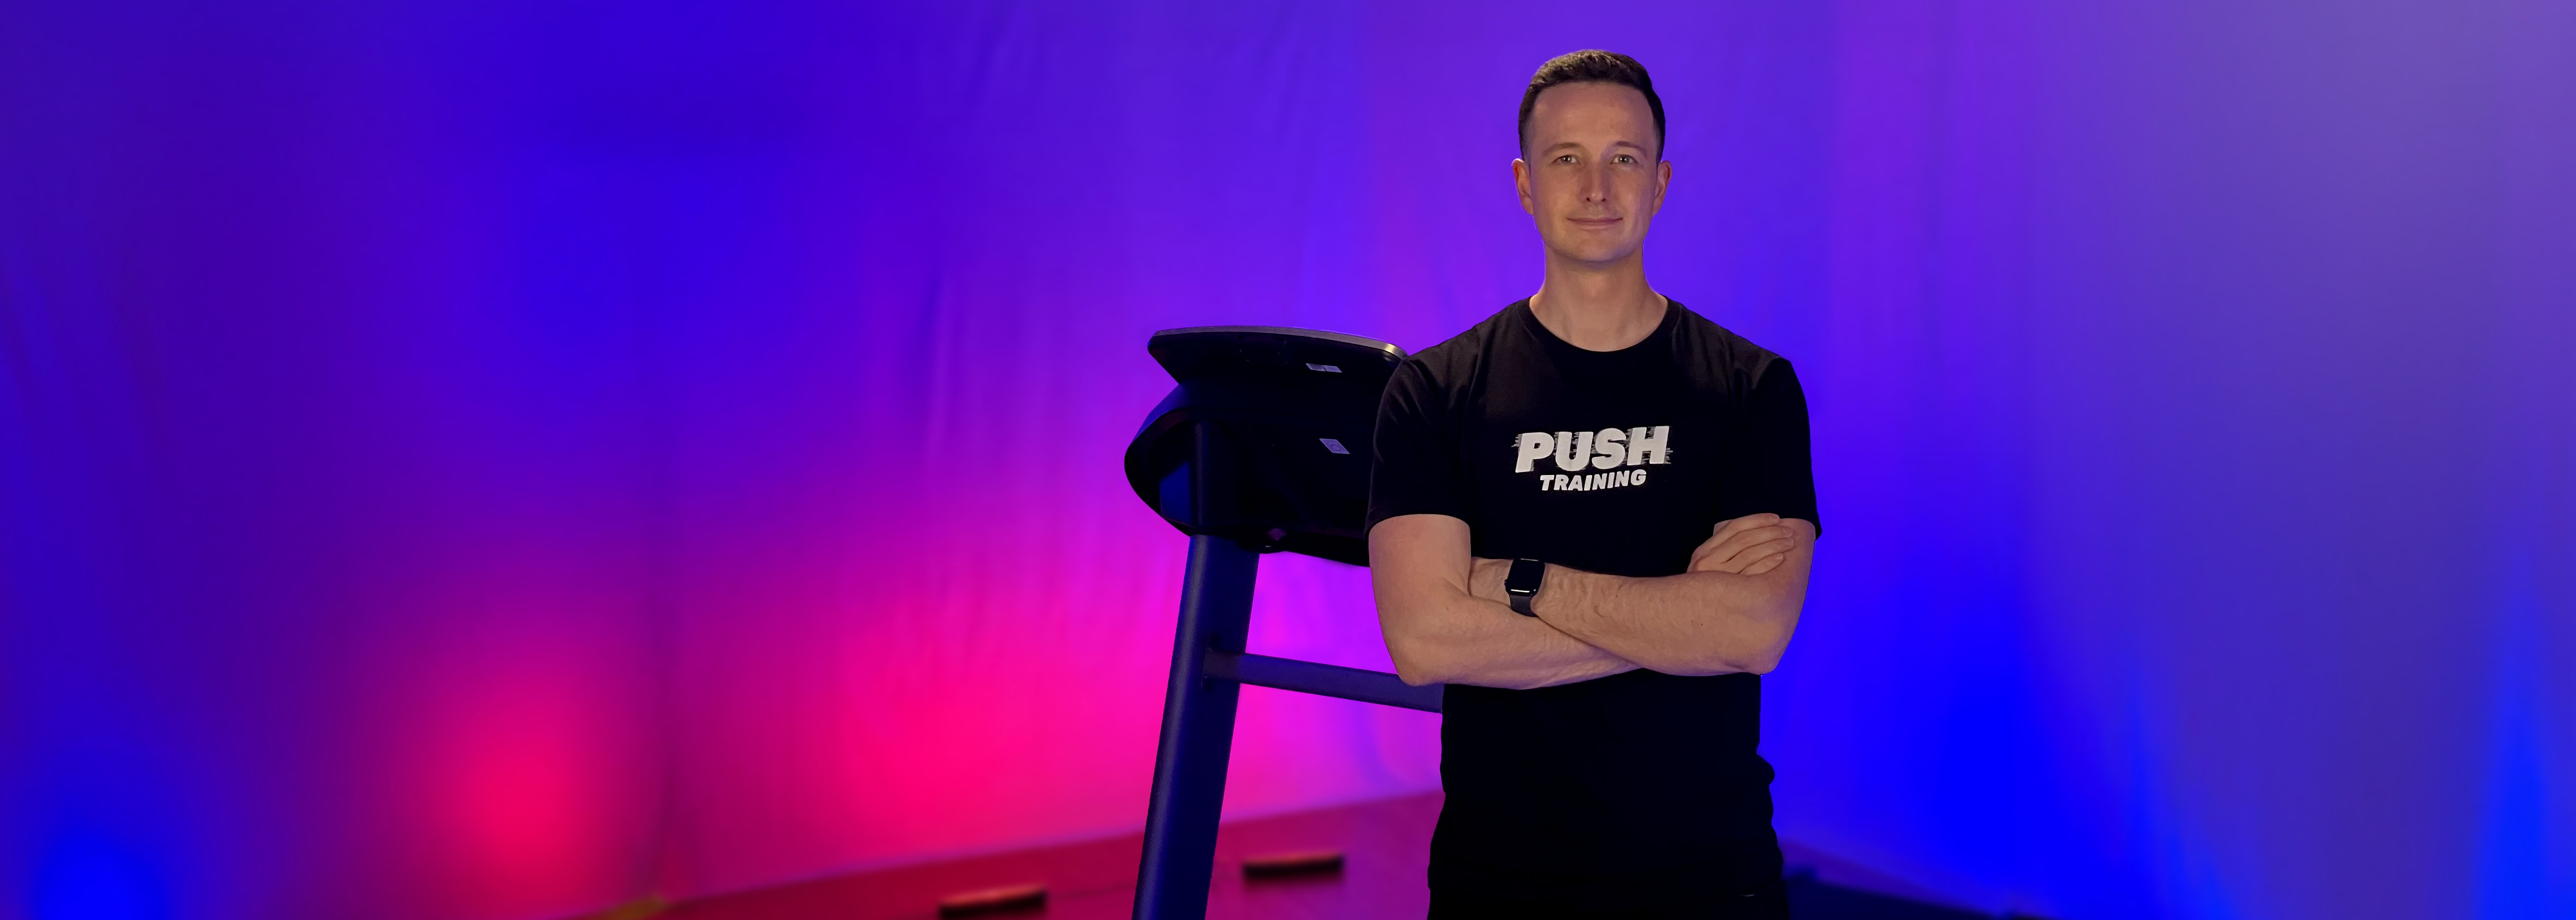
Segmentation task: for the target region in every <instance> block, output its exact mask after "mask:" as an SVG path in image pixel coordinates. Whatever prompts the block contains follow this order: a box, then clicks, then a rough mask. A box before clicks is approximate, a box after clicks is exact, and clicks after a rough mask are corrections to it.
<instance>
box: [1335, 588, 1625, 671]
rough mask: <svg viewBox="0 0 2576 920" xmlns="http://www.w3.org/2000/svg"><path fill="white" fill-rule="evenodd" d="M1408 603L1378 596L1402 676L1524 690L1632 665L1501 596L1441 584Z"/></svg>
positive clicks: (1388, 643) (1392, 652)
mask: <svg viewBox="0 0 2576 920" xmlns="http://www.w3.org/2000/svg"><path fill="white" fill-rule="evenodd" d="M1447 593H1448V594H1449V596H1448V597H1445V598H1441V599H1438V600H1436V601H1434V602H1432V603H1430V604H1420V603H1417V604H1414V605H1411V607H1410V609H1403V607H1402V606H1401V602H1399V606H1397V607H1390V606H1389V604H1388V600H1387V599H1385V598H1381V599H1380V600H1379V609H1380V610H1382V611H1392V612H1395V615H1391V616H1382V617H1381V619H1380V622H1381V624H1382V625H1383V627H1384V628H1385V630H1386V644H1387V650H1388V651H1389V652H1390V653H1391V654H1393V655H1394V657H1395V661H1396V673H1397V674H1398V675H1399V676H1401V677H1403V678H1404V681H1405V682H1406V683H1410V684H1415V685H1421V684H1431V683H1447V684H1473V685H1476V686H1480V687H1506V688H1511V689H1520V690H1526V689H1529V688H1533V687H1552V686H1556V685H1558V684H1570V683H1576V682H1580V681H1586V680H1591V679H1593V678H1596V677H1607V676H1609V675H1612V674H1618V673H1621V672H1625V671H1633V670H1636V669H1637V667H1638V666H1637V665H1636V664H1635V663H1633V662H1630V661H1628V660H1627V659H1624V658H1621V657H1619V656H1618V655H1615V654H1612V653H1611V652H1609V651H1607V650H1605V649H1602V648H1601V647H1599V646H1595V645H1592V644H1589V643H1586V642H1583V641H1581V640H1578V639H1576V638H1574V637H1572V636H1570V635H1567V634H1566V633H1565V632H1564V631H1562V630H1559V629H1557V628H1556V627H1554V626H1551V625H1549V624H1548V623H1546V622H1544V621H1542V620H1540V619H1537V618H1533V617H1525V616H1521V615H1520V614H1517V613H1513V612H1512V610H1511V608H1510V607H1508V606H1505V605H1503V604H1499V603H1495V602H1493V601H1489V600H1484V599H1481V598H1477V597H1473V596H1470V595H1468V594H1466V593H1464V592H1447Z"/></svg>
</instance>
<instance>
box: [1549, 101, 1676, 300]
mask: <svg viewBox="0 0 2576 920" xmlns="http://www.w3.org/2000/svg"><path fill="white" fill-rule="evenodd" d="M1660 153H1661V151H1660V150H1658V149H1657V145H1656V142H1655V115H1654V112H1653V110H1651V109H1648V108H1647V107H1646V96H1645V94H1644V93H1640V92H1638V91H1637V90H1636V89H1634V88H1632V87H1626V86H1621V85H1619V84H1616V83H1564V84H1559V85H1556V86H1551V87H1548V88H1547V89H1545V90H1542V91H1540V92H1539V94H1538V102H1537V103H1536V104H1535V105H1532V106H1531V107H1530V120H1529V151H1528V153H1527V156H1528V159H1526V160H1513V161H1512V178H1513V180H1514V181H1515V182H1516V183H1517V184H1518V185H1519V186H1520V193H1521V210H1524V211H1528V212H1529V214H1530V217H1532V218H1533V219H1535V221H1536V222H1537V224H1538V235H1539V238H1540V239H1541V240H1543V241H1545V242H1546V243H1547V248H1548V251H1549V252H1552V253H1555V254H1556V255H1557V256H1558V257H1560V258H1565V259H1570V260H1573V261H1577V262H1584V263H1589V264H1594V265H1607V264H1610V263H1615V262H1618V261H1620V260H1623V259H1626V258H1628V257H1630V256H1631V255H1634V254H1635V253H1636V251H1637V247H1638V246H1639V245H1640V244H1643V243H1644V242H1645V240H1646V225H1647V224H1649V223H1652V222H1653V221H1654V218H1655V211H1656V210H1658V209H1660V208H1662V207H1663V206H1664V186H1665V185H1666V184H1667V183H1669V182H1671V181H1672V176H1673V172H1672V165H1671V164H1669V163H1664V162H1662V161H1661V160H1662V158H1661V156H1660Z"/></svg>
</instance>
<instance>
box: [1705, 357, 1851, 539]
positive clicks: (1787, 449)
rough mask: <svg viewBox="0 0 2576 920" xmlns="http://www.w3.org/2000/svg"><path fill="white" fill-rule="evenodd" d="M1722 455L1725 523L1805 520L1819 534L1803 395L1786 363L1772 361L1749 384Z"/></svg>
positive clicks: (1722, 514) (1721, 514) (1821, 524)
mask: <svg viewBox="0 0 2576 920" xmlns="http://www.w3.org/2000/svg"><path fill="white" fill-rule="evenodd" d="M1737 422H1738V424H1737V425H1736V432H1735V439H1734V443H1733V444H1731V445H1729V447H1728V450H1727V482H1726V484H1725V486H1724V487H1723V491H1722V493H1721V494H1722V496H1723V497H1722V498H1720V499H1719V501H1718V504H1719V508H1718V518H1719V519H1720V520H1726V519H1731V518H1738V517H1743V516H1745V515H1748V514H1761V513H1763V512H1770V513H1772V514H1777V515H1779V516H1781V517H1784V518H1790V517H1793V518H1805V519H1806V520H1807V521H1808V522H1809V523H1812V524H1815V525H1816V533H1817V535H1819V536H1821V535H1823V534H1824V532H1825V522H1824V521H1823V519H1821V518H1819V517H1818V516H1817V514H1816V474H1815V465H1814V460H1813V456H1812V454H1811V453H1810V447H1809V445H1808V441H1807V394H1806V391H1805V390H1803V389H1801V388H1799V386H1798V373H1797V371H1795V370H1793V369H1791V368H1790V367H1789V361H1788V359H1786V358H1774V359H1772V360H1771V362H1770V363H1769V364H1768V365H1767V366H1765V367H1764V368H1763V370H1762V376H1761V379H1759V380H1756V381H1754V383H1753V392H1751V393H1750V394H1747V395H1746V397H1745V400H1744V406H1743V412H1742V414H1740V415H1739V416H1737Z"/></svg>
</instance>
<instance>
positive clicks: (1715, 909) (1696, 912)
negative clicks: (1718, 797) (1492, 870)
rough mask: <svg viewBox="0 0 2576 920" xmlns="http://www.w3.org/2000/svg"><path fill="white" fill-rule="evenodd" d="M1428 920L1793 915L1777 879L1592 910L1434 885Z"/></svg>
mask: <svg viewBox="0 0 2576 920" xmlns="http://www.w3.org/2000/svg"><path fill="white" fill-rule="evenodd" d="M1429 920H1789V886H1788V885H1787V884H1785V883H1783V882H1772V883H1771V884H1770V885H1769V886H1768V887H1765V888H1763V889H1762V890H1760V891H1757V892H1754V893H1752V894H1744V895H1719V896H1715V897H1711V898H1709V899H1708V900H1706V901H1694V902H1688V903H1682V904H1676V905H1673V906H1669V907H1654V908H1640V909H1629V910H1587V909H1584V908H1581V907H1576V906H1574V905H1571V904H1550V903H1548V902H1546V901H1544V900H1535V899H1526V898H1515V899H1510V900H1488V899H1484V898H1479V897H1476V896H1475V895H1474V894H1473V893H1470V892H1456V891H1441V890H1440V889H1437V888H1434V889H1432V890H1431V916H1430V918H1429Z"/></svg>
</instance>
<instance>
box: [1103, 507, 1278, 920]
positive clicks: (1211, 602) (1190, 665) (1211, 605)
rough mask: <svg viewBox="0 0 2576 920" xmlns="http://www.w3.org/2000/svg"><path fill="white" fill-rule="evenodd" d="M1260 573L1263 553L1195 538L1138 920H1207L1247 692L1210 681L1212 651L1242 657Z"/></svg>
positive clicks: (1140, 874) (1150, 811)
mask: <svg viewBox="0 0 2576 920" xmlns="http://www.w3.org/2000/svg"><path fill="white" fill-rule="evenodd" d="M1260 565H1261V556H1260V555H1259V554H1257V553H1254V552H1253V551H1251V550H1248V549H1244V548H1243V547H1242V546H1239V545H1237V544H1236V543H1235V542H1234V541H1233V540H1230V539H1226V538H1224V537H1216V536H1207V535H1199V536H1193V537H1191V538H1190V562H1189V571H1188V574H1186V575H1184V576H1182V580H1181V616H1180V626H1179V628H1178V630H1177V631H1176V634H1175V635H1174V636H1173V637H1172V676H1171V684H1170V686H1168V687H1166V688H1165V689H1164V691H1163V739H1162V745H1161V747H1159V748H1157V749H1156V750H1155V752H1154V791H1153V796H1152V799H1151V801H1150V802H1149V804H1148V805H1147V806H1146V811H1145V852H1144V859H1143V861H1142V864H1141V865H1140V866H1139V867H1138V868H1137V870H1136V910H1135V914H1134V917H1135V920H1200V918H1204V917H1206V916H1207V899H1208V880H1209V876H1210V875H1211V874H1212V873H1213V872H1214V871H1215V869H1216V827H1217V817H1218V812H1219V810H1220V809H1221V808H1222V807H1223V805H1224V804H1225V768H1226V759H1227V757H1228V756H1229V755H1230V754H1231V752H1232V748H1233V745H1234V710H1235V702H1236V699H1237V697H1238V696H1240V695H1241V693H1242V689H1243V687H1242V685H1241V684H1238V683H1236V682H1234V681H1231V680H1224V679H1210V678H1209V676H1208V674H1207V659H1208V652H1209V651H1210V650H1211V649H1213V650H1216V651H1221V652H1236V653H1240V652H1242V651H1243V637H1244V630H1245V628H1246V627H1247V626H1248V625H1249V624H1250V623H1251V619H1252V585H1253V575H1254V573H1255V571H1256V570H1258V569H1259V568H1260Z"/></svg>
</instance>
